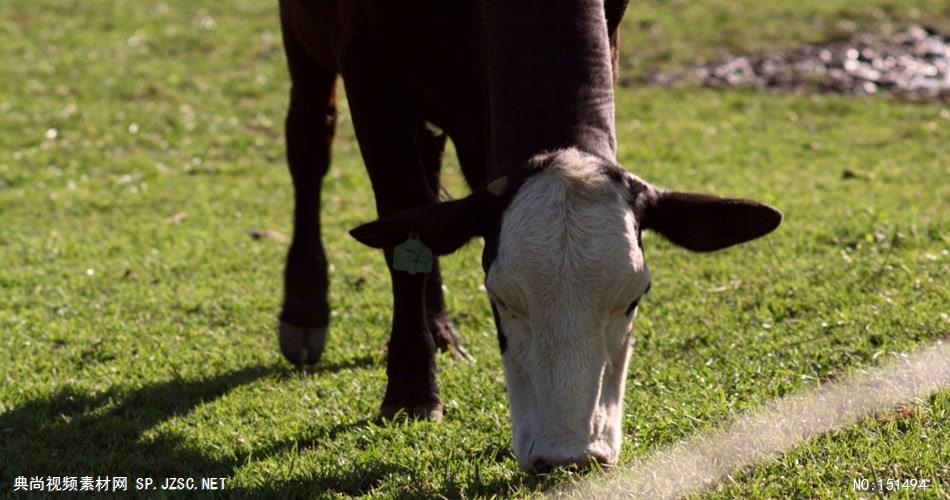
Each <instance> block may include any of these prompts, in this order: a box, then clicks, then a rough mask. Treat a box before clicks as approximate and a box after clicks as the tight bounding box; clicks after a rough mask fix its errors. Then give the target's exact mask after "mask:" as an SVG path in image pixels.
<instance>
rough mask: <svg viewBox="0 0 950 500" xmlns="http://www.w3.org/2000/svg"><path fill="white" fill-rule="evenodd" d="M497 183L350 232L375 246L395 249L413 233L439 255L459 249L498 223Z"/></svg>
mask: <svg viewBox="0 0 950 500" xmlns="http://www.w3.org/2000/svg"><path fill="white" fill-rule="evenodd" d="M495 184H496V183H492V184H489V185H488V186H487V187H485V188H482V189H480V190H477V191H475V192H474V193H472V194H471V195H469V196H467V197H465V198H462V199H459V200H452V201H447V202H443V203H436V204H433V205H426V206H422V207H418V208H414V209H411V210H406V211H405V212H400V213H397V214H394V215H389V216H386V217H381V218H380V219H378V220H375V221H373V222H368V223H366V224H363V225H361V226H359V227H356V228H354V229H352V230H351V231H350V235H352V236H353V237H354V238H356V239H357V240H359V241H360V242H361V243H363V244H365V245H368V246H371V247H373V248H383V249H391V248H395V247H396V245H398V244H400V243H402V242H404V241H406V238H408V237H409V235H410V234H411V233H416V234H418V235H419V239H420V240H421V241H422V243H424V244H425V245H426V246H427V247H429V249H431V250H432V253H433V254H435V255H445V254H448V253H452V252H454V251H455V250H458V249H459V248H461V247H462V245H464V244H465V243H467V242H468V241H469V240H471V239H472V238H474V237H476V236H484V235H485V234H486V233H487V232H488V231H489V230H490V228H491V227H492V226H491V225H492V224H494V223H496V221H497V219H498V217H499V216H500V214H497V213H496V212H497V205H498V196H497V195H495V194H494V192H493V190H492V188H493V187H496V186H495Z"/></svg>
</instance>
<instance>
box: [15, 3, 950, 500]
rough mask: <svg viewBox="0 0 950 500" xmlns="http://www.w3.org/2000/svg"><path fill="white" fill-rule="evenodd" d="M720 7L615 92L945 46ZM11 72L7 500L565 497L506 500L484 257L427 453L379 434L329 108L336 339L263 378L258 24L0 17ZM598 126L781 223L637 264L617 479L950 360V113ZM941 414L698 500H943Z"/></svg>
mask: <svg viewBox="0 0 950 500" xmlns="http://www.w3.org/2000/svg"><path fill="white" fill-rule="evenodd" d="M872 4H873V5H872ZM728 5H737V6H740V7H727V2H725V1H718V0H706V1H704V2H690V3H689V5H688V6H684V5H678V4H677V3H665V2H663V3H661V2H642V3H641V2H635V4H634V5H633V6H632V7H631V11H630V13H629V15H628V20H627V21H626V22H627V24H626V28H625V29H626V32H627V33H628V34H630V36H628V37H627V38H626V39H627V42H625V43H628V44H632V47H630V49H629V50H627V54H635V55H633V56H630V57H632V58H634V59H631V60H628V62H629V61H633V62H636V64H638V65H641V66H644V65H646V66H649V65H651V64H656V65H667V64H682V63H687V62H689V61H691V60H692V59H693V58H694V55H698V56H700V57H706V54H711V53H713V52H716V51H719V50H729V51H732V50H739V49H748V50H758V49H760V48H762V47H764V46H767V45H770V44H775V45H782V44H785V45H789V44H792V43H794V41H795V40H796V39H820V38H822V37H825V36H831V35H833V33H831V31H829V29H826V28H827V27H829V26H831V27H834V26H839V25H840V23H842V22H845V21H847V22H854V23H859V25H862V26H863V25H865V24H861V23H866V25H871V24H873V23H875V22H877V20H878V18H879V17H880V16H879V15H878V14H877V13H876V12H877V11H876V10H875V8H872V7H874V6H877V7H879V8H880V9H881V12H883V13H884V17H885V18H891V17H892V16H894V17H896V18H900V19H913V18H914V17H915V16H916V17H917V18H921V19H928V20H931V21H932V22H933V23H943V24H942V25H943V26H946V25H947V20H948V19H950V12H948V11H947V8H946V5H945V4H943V3H942V2H935V1H921V2H914V3H908V2H896V1H887V0H874V1H873V2H866V3H862V4H861V5H862V7H860V8H859V7H856V4H854V3H853V2H847V1H843V0H842V1H833V2H817V1H814V2H813V1H797V2H786V1H782V2H769V3H761V2H759V3H754V2H744V1H743V2H738V3H736V2H728ZM868 5H870V6H871V7H866V6H868ZM704 9H706V10H704ZM735 9H740V10H738V11H737V10H735ZM703 12H713V13H722V12H725V13H733V14H735V16H734V17H733V16H731V14H730V15H726V14H716V15H712V16H711V17H710V18H709V19H708V20H705V21H703V22H699V21H698V20H699V19H701V18H702V19H704V15H703ZM773 15H774V17H773ZM741 16H748V17H747V18H746V17H741ZM684 19H685V20H687V21H689V22H683V20H684ZM741 19H749V20H751V21H752V22H743V21H742V20H741ZM693 21H696V23H693ZM650 23H652V24H650ZM720 25H722V26H725V27H726V28H727V29H724V30H723V31H722V32H719V31H717V27H718V26H720ZM651 26H653V27H654V28H650V27H651ZM656 26H659V27H661V28H662V29H660V28H655V27H656ZM687 27H691V29H687ZM692 27H695V29H692ZM674 28H675V29H674ZM657 30H659V33H660V35H657V38H651V39H647V38H644V37H648V36H649V37H653V36H654V33H655V32H657ZM832 31H833V30H832ZM727 40H728V41H730V44H731V45H730V44H725V45H723V42H724V41H727ZM0 47H2V48H0V59H2V60H3V61H4V69H3V71H4V77H3V78H0V130H2V131H3V132H2V133H0V220H2V223H0V262H2V263H3V266H0V485H2V486H0V495H6V494H9V493H11V492H12V488H11V485H12V481H13V478H14V477H16V476H20V475H23V476H37V475H42V476H47V475H60V476H64V475H68V476H84V475H91V476H96V475H113V476H114V475H128V476H129V477H144V476H151V477H155V478H157V479H161V478H165V477H169V476H190V477H196V478H198V477H203V476H220V477H227V478H228V486H229V488H231V490H230V493H231V494H242V495H244V496H252V497H260V496H266V497H286V496H293V497H310V496H340V495H381V496H416V495H443V496H448V497H457V496H466V497H471V496H482V495H484V496H491V495H497V496H502V497H507V496H522V495H530V494H534V493H537V492H539V491H542V490H543V489H545V488H548V487H551V486H554V485H558V484H562V483H564V482H571V481H574V480H576V476H572V475H570V474H568V473H559V474H555V475H553V476H546V477H539V478H532V477H528V476H525V475H523V474H521V473H519V472H518V471H517V467H516V463H515V460H514V457H513V455H512V453H511V451H510V428H509V422H508V416H507V402H506V400H505V394H504V380H503V376H502V373H501V367H500V360H499V355H498V350H497V345H496V340H495V335H494V330H493V328H494V327H493V324H492V321H491V319H490V314H489V311H488V305H487V300H486V298H485V297H484V294H483V293H482V292H480V291H479V289H478V285H479V283H480V282H481V280H482V275H481V271H480V266H479V265H478V255H479V253H480V248H479V246H480V244H479V243H473V244H471V245H469V246H468V247H466V248H464V249H463V250H462V251H460V252H459V253H458V254H457V255H454V256H451V257H449V258H447V259H445V262H444V269H445V275H446V286H447V291H448V293H447V300H448V303H449V305H450V307H451V308H452V310H453V311H455V312H456V320H457V324H458V326H459V328H460V329H461V331H462V334H463V337H464V341H465V345H466V347H467V348H468V349H469V351H470V352H471V353H472V354H473V355H475V356H476V357H477V358H478V363H477V364H469V363H464V362H457V361H455V360H453V359H452V358H451V357H450V356H442V357H440V360H439V361H440V379H441V382H442V391H443V392H442V394H443V401H444V403H445V404H446V419H445V421H444V422H443V423H441V424H429V423H400V424H391V425H384V426H379V425H376V424H375V423H374V422H373V418H374V417H375V412H376V409H377V406H378V404H379V402H380V400H381V397H382V392H383V389H384V384H385V373H384V363H383V357H384V354H385V353H384V347H385V341H386V338H387V328H388V323H389V314H390V305H391V298H390V295H389V284H388V277H387V275H386V272H385V269H384V266H383V264H382V259H381V256H380V255H379V254H378V253H377V252H375V251H371V250H369V249H367V248H364V247H362V246H360V245H359V244H358V243H356V242H355V241H353V240H351V239H350V238H349V237H348V236H347V235H346V230H347V229H349V228H351V227H353V226H354V225H356V224H358V223H359V222H363V221H366V220H370V219H372V218H373V217H374V207H373V204H372V202H371V201H369V200H371V199H372V198H371V193H370V189H369V185H368V182H367V180H366V177H365V175H364V173H363V171H362V164H361V161H360V158H359V153H358V148H357V145H356V142H355V140H354V138H353V134H352V130H351V127H350V123H349V119H348V114H347V111H346V108H345V105H344V108H343V113H342V120H341V122H342V123H341V126H340V130H339V134H338V140H337V142H336V144H335V148H336V149H335V159H334V165H333V167H332V171H331V174H330V176H329V177H328V179H327V182H326V187H325V192H326V193H327V195H326V196H325V198H324V200H325V203H324V205H325V206H324V213H325V221H326V222H325V229H324V231H325V233H324V234H325V241H326V245H327V249H328V253H329V258H330V261H331V264H332V266H333V267H332V272H331V280H332V285H331V286H332V289H331V301H332V304H333V307H334V313H333V317H332V321H333V326H332V330H331V338H330V341H329V346H328V348H327V352H326V354H325V356H324V359H323V361H322V362H321V363H320V364H319V365H318V366H316V367H314V368H312V369H310V370H306V371H300V370H295V369H292V368H290V367H288V366H287V365H286V364H285V363H284V362H283V361H282V359H281V357H280V355H279V354H278V352H277V348H276V341H275V338H274V326H275V322H276V319H275V317H276V312H277V309H278V305H279V304H278V301H279V298H280V295H281V291H280V287H281V284H280V276H281V269H282V266H283V257H284V252H285V247H286V243H285V242H282V241H280V240H279V239H277V238H263V239H253V238H251V237H250V236H249V231H251V230H252V229H273V230H277V231H281V232H284V233H289V231H290V214H291V201H292V196H291V186H290V180H289V176H288V174H287V172H286V167H285V165H284V162H283V145H282V139H281V134H282V132H281V129H282V119H283V113H284V111H285V106H286V91H287V79H286V74H285V69H284V63H283V59H282V55H281V47H280V37H279V32H278V30H277V22H276V14H275V7H274V6H273V5H270V4H269V2H263V3H262V2H255V1H251V0H230V1H228V2H208V1H201V2H195V1H191V2H186V1H184V0H167V1H165V2H161V3H157V2H136V3H131V2H120V1H111V2H110V1H97V2H53V1H50V0H42V1H37V2H24V1H19V2H6V3H4V4H3V5H2V6H0ZM641 66H638V67H637V68H636V69H632V70H631V71H632V72H634V73H635V72H636V71H643V69H642V67H641ZM617 99H618V102H617V109H618V124H617V128H618V135H619V139H620V145H621V150H620V160H621V162H622V164H623V165H625V166H626V167H627V168H629V169H631V170H633V171H635V172H636V173H638V174H639V175H641V176H643V177H644V178H647V179H649V180H651V181H653V182H655V183H657V184H659V185H663V186H668V187H675V188H677V189H691V190H705V191H710V192H717V193H721V194H729V195H736V196H746V197H752V198H758V199H762V200H764V201H768V202H770V203H773V204H774V205H776V206H778V207H780V208H781V209H782V210H783V211H784V212H785V215H786V220H785V222H784V223H783V225H782V227H781V228H780V229H779V230H778V232H776V233H775V234H773V235H771V236H769V237H768V238H766V239H765V240H762V241H759V242H756V243H754V244H750V245H747V246H744V247H740V248H735V249H731V250H728V251H725V252H723V253H721V254H719V255H716V256H700V255H693V254H689V253H686V252H684V251H681V250H678V249H675V248H673V247H671V246H670V245H668V244H666V243H665V242H664V241H662V240H660V239H659V238H655V237H647V238H645V242H644V243H645V246H646V251H647V256H648V260H649V263H650V266H651V271H652V273H653V276H654V287H653V291H652V292H651V296H650V298H649V299H648V300H647V301H646V302H645V304H644V305H643V306H642V308H641V309H642V310H641V313H640V316H639V319H638V320H637V323H636V325H635V331H634V335H635V337H636V340H637V348H636V352H635V354H634V358H633V360H632V363H631V370H630V373H629V377H628V380H629V390H628V394H627V399H626V416H625V422H624V429H625V436H626V439H625V444H624V449H623V458H622V460H623V461H629V460H632V459H634V458H636V457H640V456H643V455H645V454H648V453H650V452H651V451H654V450H657V449H659V448H661V447H663V446H666V445H669V444H672V443H675V442H677V441H678V440H679V439H681V438H684V437H687V436H689V435H692V434H693V433H695V432H700V431H702V430H706V429H709V428H712V427H713V426H715V425H716V424H718V423H720V422H722V421H723V420H725V419H727V418H729V416H730V415H733V414H735V413H736V412H739V411H742V410H746V409H751V408H755V407H757V406H758V405H760V404H762V403H763V402H765V401H768V400H771V399H773V398H775V397H779V396H781V395H783V394H787V393H789V392H790V391H796V390H807V389H809V388H813V387H815V386H816V385H817V384H818V383H819V381H820V380H824V379H828V378H833V377H844V376H847V375H848V374H849V373H853V372H855V371H856V370H860V369H861V368H862V367H867V366H872V365H878V364H881V363H883V362H885V361H886V360H887V359H889V358H891V357H892V356H894V355H896V353H900V352H905V351H908V350H911V349H913V348H915V346H920V345H924V344H927V343H929V342H931V341H933V340H935V339H938V338H941V337H945V336H947V334H948V331H950V318H948V313H950V311H948V310H947V304H948V303H950V292H948V289H947V287H946V283H947V282H948V264H947V262H948V246H950V245H948V243H950V237H948V234H950V184H948V183H947V182H946V178H947V175H948V173H950V170H948V165H950V148H948V147H947V144H950V113H948V112H947V111H946V110H945V109H941V108H939V107H937V106H934V105H926V104H906V103H900V102H894V101H891V100H888V99H886V98H882V97H875V98H849V97H837V96H827V95H826V96H809V95H764V94H757V93H752V92H745V91H743V92H714V91H709V90H703V89H695V88H683V89H657V88H643V87H641V88H636V87H634V88H623V89H620V90H619V91H618V96H617ZM449 156H450V157H451V155H449ZM449 163H450V164H449V165H448V166H447V168H448V171H449V175H448V176H447V180H448V183H449V186H448V189H449V190H450V191H451V192H452V193H454V194H455V195H456V196H459V195H462V194H464V192H465V188H464V186H463V185H462V183H461V181H460V178H459V176H458V174H457V169H456V166H455V165H454V164H452V162H451V161H450V162H449ZM845 170H849V171H851V172H852V174H854V175H853V176H851V177H849V178H844V176H843V172H844V171H845ZM908 408H909V409H908ZM948 412H950V398H948V393H946V392H944V393H941V394H938V395H935V396H933V397H931V398H929V399H927V400H924V401H917V402H913V403H911V404H910V406H908V407H907V408H904V409H901V410H900V411H897V412H895V413H894V414H892V415H885V416H882V417H879V418H871V419H867V420H866V421H863V422H861V423H860V424H859V425H858V426H856V427H852V428H848V429H844V430H842V431H840V432H836V433H833V434H831V435H828V436H824V437H820V438H817V439H815V440H814V441H812V442H809V443H807V444H806V445H804V446H802V447H800V448H798V449H796V450H793V451H791V452H790V453H788V454H786V455H784V456H782V457H780V458H779V459H777V460H773V461H770V462H766V463H763V464H760V465H757V466H755V467H752V468H750V469H748V470H745V471H741V472H740V473H738V474H736V475H735V476H733V477H731V478H729V479H728V480H727V481H725V482H724V483H722V484H721V485H719V486H718V487H717V489H716V490H714V491H712V492H710V493H709V494H710V495H711V496H723V497H731V496H761V495H769V496H822V497H838V496H843V495H853V494H854V493H851V492H850V486H851V481H852V480H853V479H856V478H857V479H860V478H873V477H875V475H876V476H877V477H884V478H887V477H926V478H929V479H930V480H931V481H932V484H933V486H932V487H931V488H930V489H928V490H927V491H926V492H924V494H925V495H926V496H942V497H947V496H948V494H950V493H948V492H950V468H948V465H947V464H948V462H950V448H948V447H947V443H950V423H948Z"/></svg>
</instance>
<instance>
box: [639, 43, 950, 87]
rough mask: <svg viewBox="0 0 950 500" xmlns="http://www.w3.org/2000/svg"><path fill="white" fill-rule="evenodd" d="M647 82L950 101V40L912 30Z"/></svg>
mask: <svg viewBox="0 0 950 500" xmlns="http://www.w3.org/2000/svg"><path fill="white" fill-rule="evenodd" d="M650 80H651V83H657V84H663V85H669V84H674V83H677V82H697V81H698V82H699V83H701V84H703V85H706V86H709V87H714V88H727V87H745V88H758V89H767V88H776V89H792V90H797V89H803V90H814V89H818V90H823V91H828V92H835V93H840V94H852V95H870V94H877V93H888V94H895V95H899V96H901V97H906V98H910V99H914V100H921V99H928V100H929V99H938V100H950V36H948V35H943V34H940V33H937V32H935V31H933V30H930V29H928V28H924V27H921V26H912V27H910V28H908V29H906V30H904V31H901V32H898V33H896V34H894V35H891V36H887V37H882V36H874V35H868V34H862V35H856V36H854V37H852V38H851V39H850V40H848V41H844V42H832V43H827V44H820V45H804V46H801V47H798V48H795V49H791V50H786V51H781V52H777V53H773V54H769V55H766V56H763V57H751V56H737V57H733V58H730V59H727V60H724V61H718V62H714V63H711V64H704V65H701V66H698V67H695V68H692V69H689V70H686V71H682V72H661V73H657V74H656V75H654V76H653V77H652V78H651V79H650Z"/></svg>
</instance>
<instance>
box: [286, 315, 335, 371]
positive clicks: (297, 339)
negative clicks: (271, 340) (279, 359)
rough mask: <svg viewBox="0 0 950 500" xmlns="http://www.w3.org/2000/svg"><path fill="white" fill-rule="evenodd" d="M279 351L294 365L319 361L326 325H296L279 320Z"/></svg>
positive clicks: (325, 337)
mask: <svg viewBox="0 0 950 500" xmlns="http://www.w3.org/2000/svg"><path fill="white" fill-rule="evenodd" d="M277 338H278V340H279V341H280V352H282V353H283V354H284V357H285V358H287V361H290V362H291V363H293V364H295V365H298V366H299V365H312V364H314V363H316V362H317V361H320V356H322V355H323V346H324V344H325V343H326V340H327V327H326V326H316V327H313V326H311V327H306V326H296V325H291V324H290V323H285V322H283V321H281V322H280V326H279V327H278V330H277Z"/></svg>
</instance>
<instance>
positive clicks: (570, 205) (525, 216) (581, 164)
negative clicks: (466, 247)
mask: <svg viewBox="0 0 950 500" xmlns="http://www.w3.org/2000/svg"><path fill="white" fill-rule="evenodd" d="M550 161H551V163H550V164H549V165H548V166H547V167H546V168H545V169H544V170H542V171H540V172H538V173H536V174H534V175H533V176H531V177H529V178H528V179H527V180H526V181H525V183H524V184H523V185H522V186H521V188H520V189H519V190H518V192H517V194H516V195H515V197H514V198H513V199H512V201H511V204H510V205H509V206H508V209H507V210H506V211H505V213H504V217H503V220H502V228H501V233H500V235H499V236H500V241H499V247H498V250H499V252H498V259H497V260H498V264H500V266H498V267H499V269H498V271H505V274H507V275H509V276H510V277H511V278H512V279H515V280H528V281H527V282H524V281H522V282H523V285H526V286H528V287H530V288H533V289H534V291H536V292H539V294H538V295H544V296H547V297H548V298H551V299H554V298H555V296H560V295H561V294H559V293H558V292H557V291H556V289H557V288H559V287H561V286H570V287H575V286H577V285H582V284H584V283H587V284H592V285H594V286H595V287H596V288H598V289H599V292H605V293H610V292H614V293H616V292H619V290H604V289H603V285H605V284H606V283H608V282H611V281H614V279H613V278H614V277H616V276H618V275H623V274H629V272H635V271H636V270H637V268H640V267H641V266H642V255H641V254H640V251H639V245H637V244H636V230H635V221H634V215H633V211H632V210H631V207H630V204H629V201H628V200H629V193H628V191H627V190H626V188H625V187H624V186H623V185H622V184H621V183H618V182H616V180H614V179H611V178H610V177H609V176H608V175H607V174H606V173H605V172H604V170H603V160H601V159H599V158H597V157H594V156H591V155H588V154H586V153H583V152H581V151H578V150H576V149H567V150H563V151H559V152H557V153H555V154H554V157H553V158H552V159H551V160H550ZM552 271H553V272H552ZM624 271H628V272H627V273H624ZM515 275H519V276H518V277H516V276H515ZM528 275H535V276H528ZM549 287H550V288H549ZM596 295H600V293H597V294H596ZM558 298H561V299H566V298H567V297H566V296H561V297H558ZM599 298H602V297H599ZM534 299H536V300H538V299H541V297H537V296H536V297H534ZM573 299H574V300H579V297H573ZM589 299H591V300H597V299H598V297H589ZM527 305H528V304H525V306H527ZM575 305H576V304H575Z"/></svg>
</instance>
